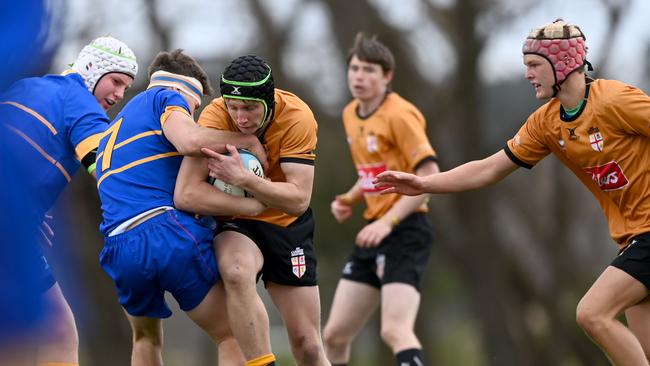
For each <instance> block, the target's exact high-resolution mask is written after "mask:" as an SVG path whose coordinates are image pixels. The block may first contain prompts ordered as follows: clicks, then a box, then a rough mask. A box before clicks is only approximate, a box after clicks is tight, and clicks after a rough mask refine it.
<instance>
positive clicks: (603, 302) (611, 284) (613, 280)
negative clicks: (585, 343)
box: [576, 266, 648, 366]
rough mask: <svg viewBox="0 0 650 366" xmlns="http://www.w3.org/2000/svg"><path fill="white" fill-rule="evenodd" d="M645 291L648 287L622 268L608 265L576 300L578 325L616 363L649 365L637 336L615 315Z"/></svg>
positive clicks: (635, 300)
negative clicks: (577, 302)
mask: <svg viewBox="0 0 650 366" xmlns="http://www.w3.org/2000/svg"><path fill="white" fill-rule="evenodd" d="M647 295H648V291H647V289H646V287H645V286H644V285H643V284H642V283H641V282H639V281H638V280H636V279H635V278H634V277H632V276H630V275H629V274H627V273H626V272H624V271H623V270H621V269H619V268H616V267H614V266H609V267H607V268H606V269H605V271H604V272H603V273H602V274H601V275H600V277H598V279H597V280H596V282H594V284H593V285H592V286H591V288H590V289H589V290H588V291H587V293H586V294H585V296H584V297H583V298H582V300H580V303H579V304H578V308H577V311H576V319H577V322H578V325H580V327H582V328H583V329H584V331H585V332H586V333H587V335H589V336H590V337H591V339H592V340H593V341H594V342H595V343H596V344H598V346H599V347H600V348H601V349H602V350H603V351H604V352H605V354H607V356H608V357H609V359H610V360H611V361H612V362H613V363H614V364H615V365H630V366H632V365H635V366H642V365H648V360H647V359H646V356H645V353H644V352H643V349H642V347H641V343H640V342H639V340H638V339H637V338H636V337H635V335H634V334H633V333H632V331H630V329H628V328H627V327H625V325H623V324H622V323H621V322H619V321H618V320H617V319H616V317H617V316H618V315H619V314H621V313H622V312H623V311H625V310H626V309H628V308H630V307H631V306H632V305H634V304H637V303H639V302H640V301H642V300H643V299H644V298H645V297H646V296H647ZM633 313H634V311H633ZM633 315H634V314H633ZM633 320H634V319H633Z"/></svg>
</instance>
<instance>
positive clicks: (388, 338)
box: [380, 322, 413, 346]
mask: <svg viewBox="0 0 650 366" xmlns="http://www.w3.org/2000/svg"><path fill="white" fill-rule="evenodd" d="M403 328H404V327H403V326H401V325H399V324H397V323H394V322H386V323H384V324H382V325H381V330H380V335H381V339H382V340H383V341H384V343H386V344H387V345H389V346H393V345H395V344H396V343H397V342H399V341H400V340H403V339H404V338H405V336H406V334H407V333H409V332H410V333H413V332H412V331H411V330H408V329H403Z"/></svg>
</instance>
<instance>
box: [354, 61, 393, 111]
mask: <svg viewBox="0 0 650 366" xmlns="http://www.w3.org/2000/svg"><path fill="white" fill-rule="evenodd" d="M392 77H393V75H392V73H391V72H388V73H386V74H384V70H383V69H382V68H381V66H380V65H379V64H374V63H370V62H365V61H361V60H359V58H358V57H357V56H356V55H354V56H352V58H351V59H350V63H349V64H348V88H350V93H352V96H353V97H355V98H357V99H359V100H360V101H362V102H366V101H372V100H374V99H376V98H383V97H384V95H385V94H386V89H387V88H388V84H389V83H390V81H391V79H392Z"/></svg>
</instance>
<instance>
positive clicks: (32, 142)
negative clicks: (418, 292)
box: [7, 126, 72, 182]
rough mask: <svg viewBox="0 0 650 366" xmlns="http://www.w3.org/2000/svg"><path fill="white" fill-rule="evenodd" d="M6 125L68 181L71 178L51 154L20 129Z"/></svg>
mask: <svg viewBox="0 0 650 366" xmlns="http://www.w3.org/2000/svg"><path fill="white" fill-rule="evenodd" d="M7 127H9V129H11V130H12V131H13V132H15V133H16V134H17V135H18V136H20V137H22V138H23V139H24V140H25V141H27V142H28V143H29V144H30V145H32V147H34V149H36V151H38V152H39V153H41V155H43V157H44V158H45V159H47V161H49V162H50V163H52V164H53V165H54V166H55V167H57V169H59V170H60V171H61V174H63V176H64V177H65V179H66V180H67V181H68V182H69V181H71V180H72V177H71V176H70V173H68V172H67V171H66V170H65V168H64V167H63V165H61V163H59V162H58V161H56V159H54V158H53V157H52V156H50V155H49V154H48V153H46V152H45V150H43V149H42V148H41V147H40V146H39V145H38V144H37V143H36V142H34V140H32V139H30V138H29V137H28V136H27V135H25V134H24V133H23V132H22V131H20V130H18V129H16V128H14V127H12V126H7Z"/></svg>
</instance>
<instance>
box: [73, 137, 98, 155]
mask: <svg viewBox="0 0 650 366" xmlns="http://www.w3.org/2000/svg"><path fill="white" fill-rule="evenodd" d="M103 135H104V134H103V133H96V134H94V135H91V136H88V137H86V138H85V139H84V140H83V141H81V142H80V143H79V144H77V147H76V148H75V149H74V151H75V154H77V160H79V161H81V159H83V158H84V157H85V156H86V155H88V153H89V152H91V151H93V150H95V149H97V146H99V140H101V138H102V136H103Z"/></svg>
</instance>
